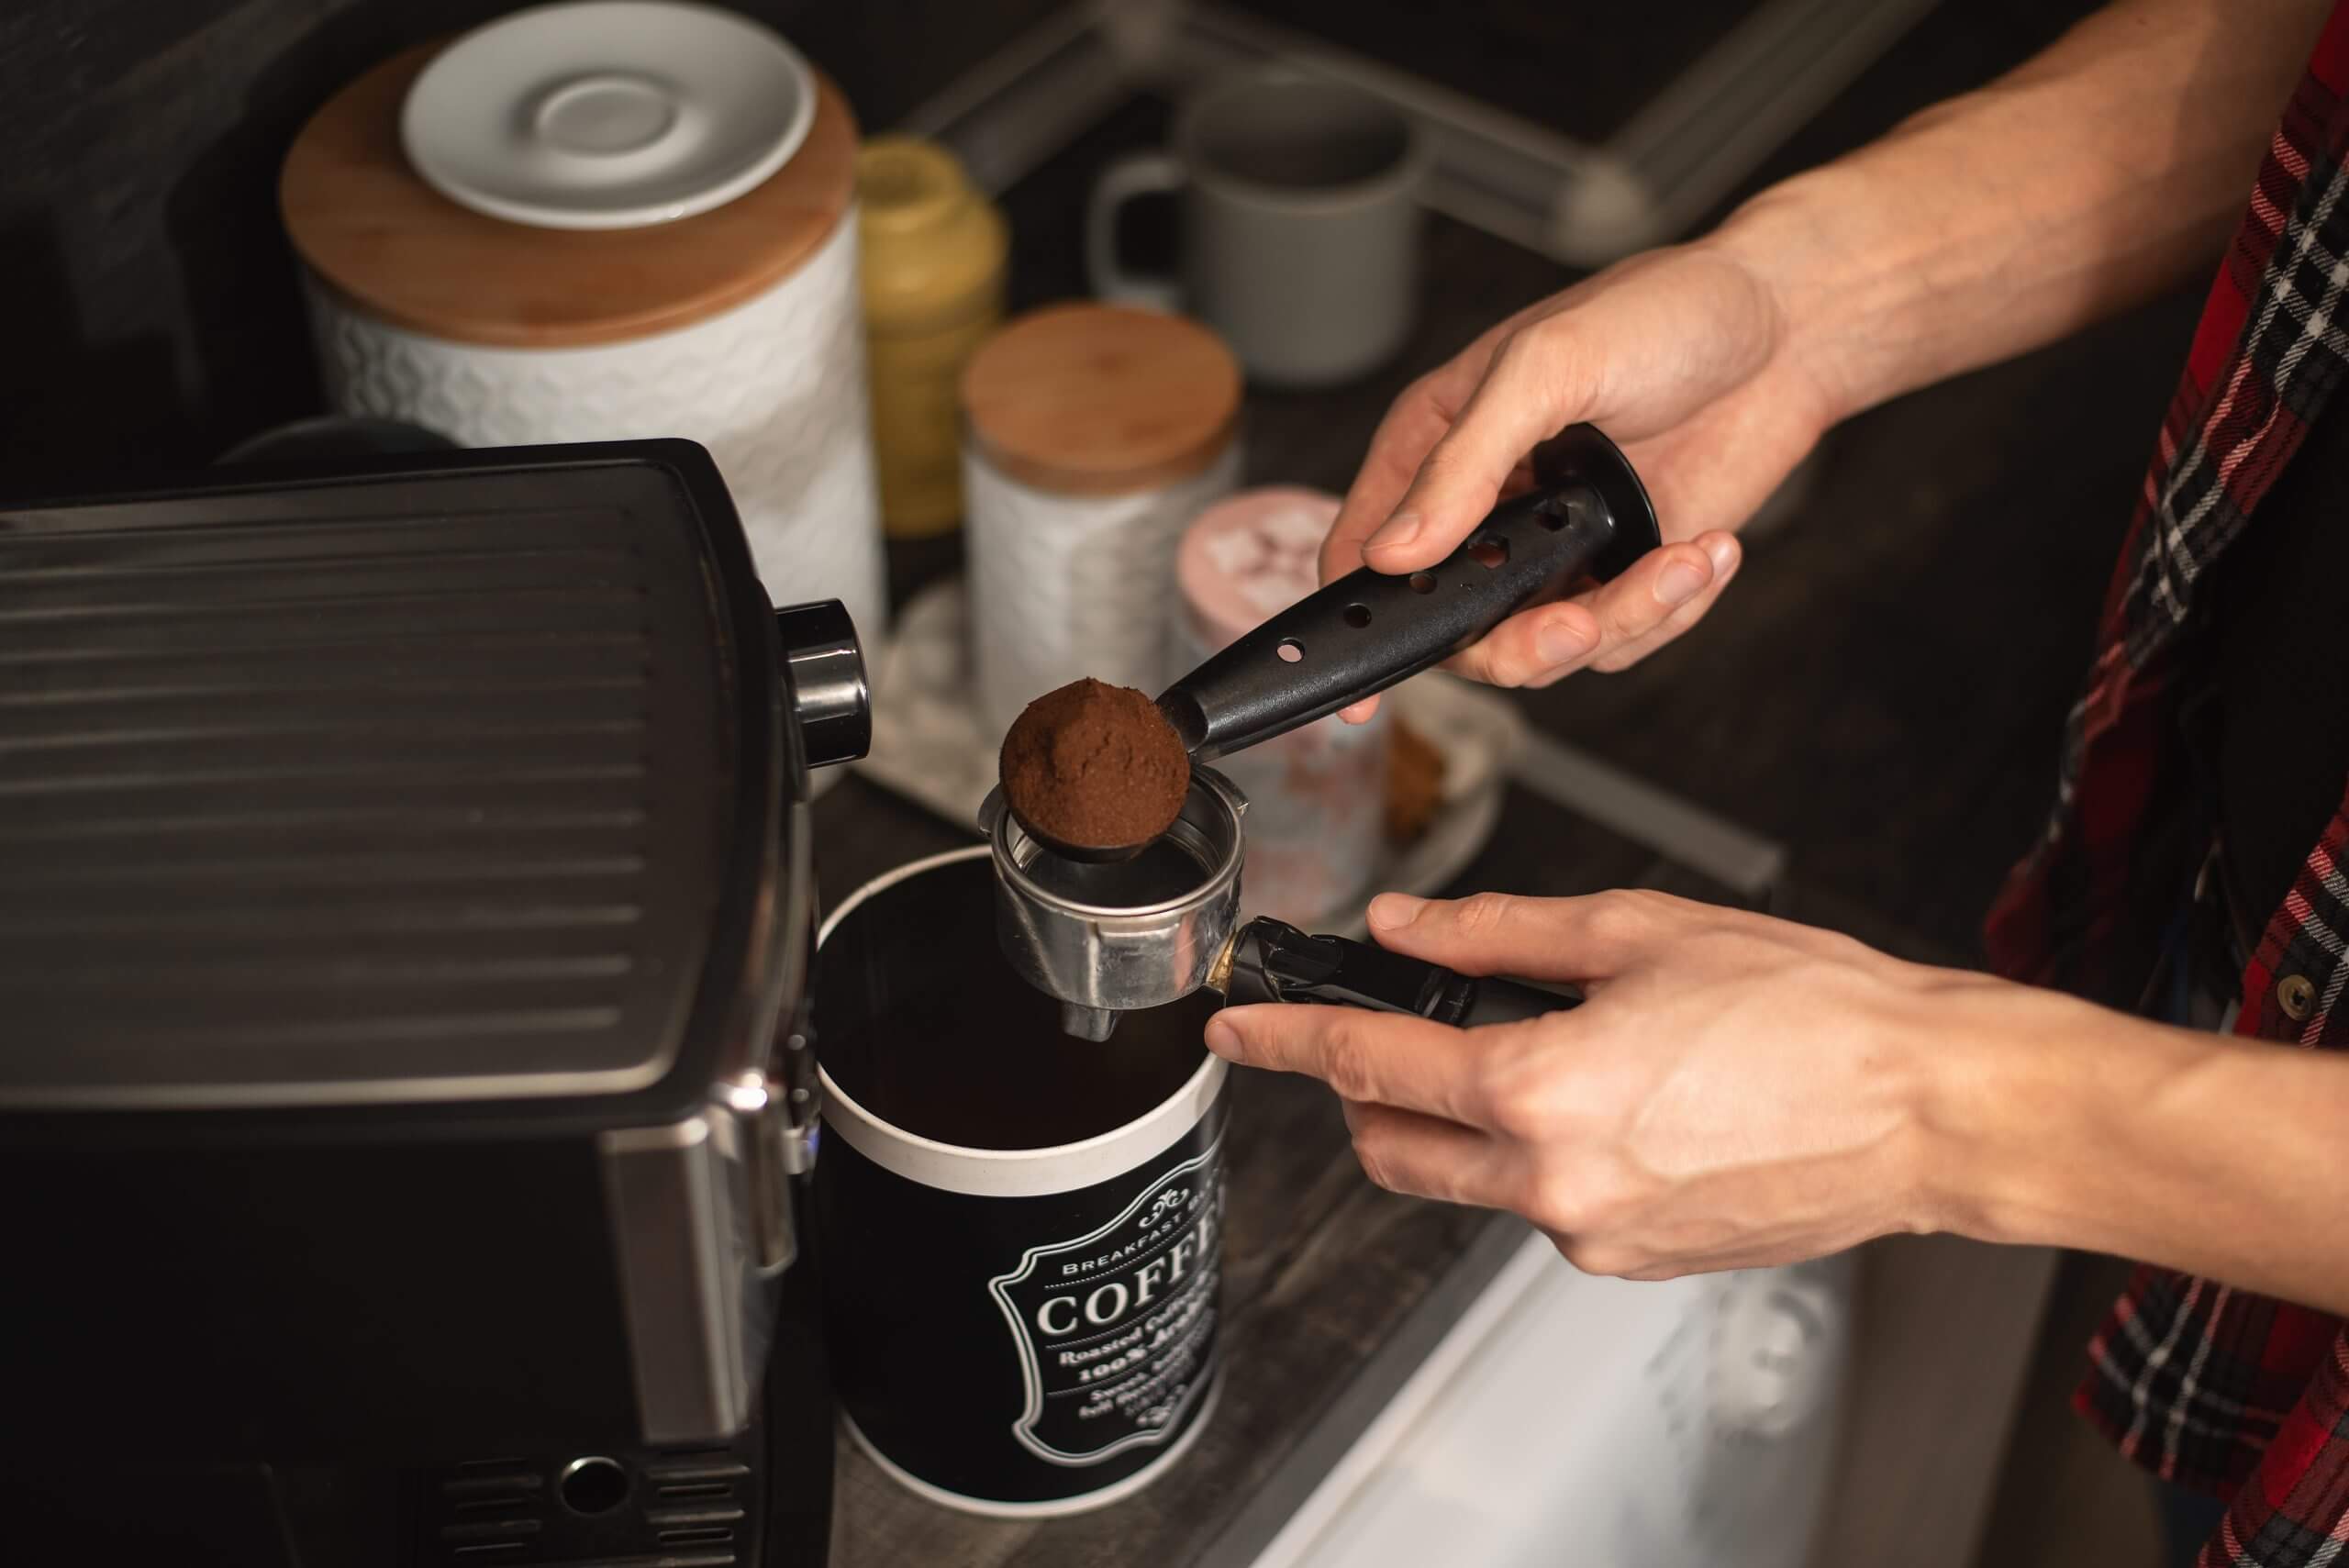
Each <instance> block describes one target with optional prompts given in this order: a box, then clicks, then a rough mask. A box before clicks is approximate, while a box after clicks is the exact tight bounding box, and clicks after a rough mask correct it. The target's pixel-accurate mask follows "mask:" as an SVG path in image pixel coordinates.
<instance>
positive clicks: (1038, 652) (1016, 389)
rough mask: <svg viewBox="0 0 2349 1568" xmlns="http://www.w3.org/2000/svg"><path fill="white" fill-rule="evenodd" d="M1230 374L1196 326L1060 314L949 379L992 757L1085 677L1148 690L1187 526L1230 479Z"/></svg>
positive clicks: (1074, 309) (1030, 319) (1127, 316)
mask: <svg viewBox="0 0 2349 1568" xmlns="http://www.w3.org/2000/svg"><path fill="white" fill-rule="evenodd" d="M1240 395H1241V377H1240V364H1239V361H1237V360H1235V359H1234V358H1233V357H1232V355H1231V351H1230V350H1229V349H1227V348H1226V347H1225V346H1224V344H1223V342H1222V340H1221V339H1219V338H1218V337H1217V336H1216V335H1215V334H1214V333H1213V332H1210V331H1209V330H1208V328H1205V327H1202V326H1200V325H1199V324H1198V323H1197V322H1196V321H1189V320H1186V319H1184V318H1183V317H1177V316H1168V315H1163V314H1161V313H1159V312H1156V311H1150V310H1137V309H1130V308H1126V307H1123V306H1105V305H1090V304H1085V305H1061V306H1048V307H1046V308H1044V309H1041V310H1037V311H1032V312H1030V314H1028V315H1026V316H1023V317H1020V318H1019V319H1018V320H1016V321H1014V322H1012V323H1011V324H1010V325H1008V326H1007V327H1005V328H1003V330H1001V331H1000V332H997V333H996V335H995V336H994V337H993V338H991V339H988V340H987V342H986V344H985V347H983V348H981V349H980V350H979V351H978V353H977V354H976V355H974V356H973V358H972V360H971V362H970V364H969V365H968V367H966V368H965V369H964V371H963V494H964V497H965V504H966V513H967V520H966V527H967V528H968V531H969V550H970V595H971V630H972V644H973V646H972V657H973V662H974V666H975V669H974V673H975V675H976V686H977V693H978V707H979V714H978V717H979V720H980V724H981V727H982V728H983V730H984V731H985V734H986V736H987V739H988V740H989V741H990V742H993V741H995V740H999V739H1000V738H1001V737H1002V735H1003V733H1004V731H1005V730H1007V729H1008V728H1010V727H1011V722H1012V720H1013V719H1015V718H1017V717H1019V712H1020V710H1021V709H1022V708H1024V707H1026V706H1028V704H1029V703H1030V702H1031V701H1033V700H1034V699H1035V698H1036V697H1038V696H1041V695H1042V694H1044V693H1045V692H1048V691H1051V690H1052V689H1053V688H1054V687H1056V686H1061V685H1065V684H1068V683H1069V682H1071V681H1074V680H1076V679H1078V678H1079V677H1081V676H1085V675H1090V676H1093V677H1094V678H1096V679H1097V680H1102V681H1108V682H1109V683H1111V684H1115V685H1120V686H1134V687H1139V688H1141V689H1143V690H1147V691H1150V692H1152V693H1153V694H1154V693H1155V692H1156V691H1157V689H1158V685H1159V683H1160V679H1161V676H1162V675H1163V672H1164V667H1165V662H1166V639H1167V637H1168V635H1169V628H1170V627H1171V625H1172V620H1173V617H1172V601H1173V598H1174V594H1173V585H1174V581H1175V546H1176V544H1177V542H1178V541H1179V540H1180V539H1181V537H1182V531H1183V528H1184V525H1185V524H1186V523H1188V522H1189V521H1190V520H1191V519H1192V518H1194V517H1197V516H1198V515H1199V513H1200V511H1201V510H1202V509H1204V508H1205V507H1207V506H1208V505H1210V504H1211V503H1213V502H1215V501H1216V500H1218V499H1219V498H1221V497H1222V496H1224V495H1229V494H1230V492H1231V490H1232V487H1233V486H1234V484H1236V483H1237V482H1238V478H1239V474H1240V441H1239V419H1240Z"/></svg>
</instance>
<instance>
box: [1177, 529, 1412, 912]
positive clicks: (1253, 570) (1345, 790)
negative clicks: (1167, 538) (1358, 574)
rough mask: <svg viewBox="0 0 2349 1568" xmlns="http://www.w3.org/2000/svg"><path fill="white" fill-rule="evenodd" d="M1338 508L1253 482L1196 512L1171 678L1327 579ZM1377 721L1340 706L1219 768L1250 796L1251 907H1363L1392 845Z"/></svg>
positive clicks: (1247, 888) (1382, 725)
mask: <svg viewBox="0 0 2349 1568" xmlns="http://www.w3.org/2000/svg"><path fill="white" fill-rule="evenodd" d="M1337 516H1338V498H1337V497H1336V496H1334V495H1325V494H1323V493H1322V492H1320V491H1318V490H1307V489H1301V488H1297V487H1295V486H1275V487H1268V488H1265V489H1261V490H1245V491H1241V493H1240V494H1238V495H1232V496H1230V497H1229V498H1227V499H1225V500H1223V501H1220V502H1218V503H1217V504H1216V505H1215V506H1210V507H1208V509H1207V510H1206V511H1204V512H1202V513H1200V514H1199V516H1198V517H1197V519H1196V520H1194V521H1193V522H1192V524H1191V525H1190V527H1189V528H1187V529H1186V530H1185V532H1184V534H1183V542H1182V545H1181V548H1180V549H1179V550H1178V551H1177V553H1176V556H1175V580H1176V583H1177V584H1178V586H1179V591H1180V597H1181V601H1182V602H1181V606H1180V607H1179V609H1178V611H1177V613H1176V614H1175V617H1174V623H1175V632H1174V648H1173V650H1172V655H1173V668H1171V669H1170V670H1169V671H1168V672H1167V679H1168V680H1169V681H1172V680H1174V679H1175V678H1176V677H1178V676H1180V675H1182V674H1184V673H1186V672H1188V671H1189V670H1191V669H1192V668H1194V667H1195V666H1197V664H1198V663H1199V662H1200V661H1202V660H1204V659H1206V658H1207V657H1208V655H1210V654H1212V653H1215V652H1217V651H1219V650H1221V649H1222V648H1223V647H1224V645H1225V644H1227V643H1229V642H1231V641H1232V640H1234V639H1237V638H1238V637H1239V636H1240V635H1241V633H1243V632H1246V631H1249V630H1251V629H1252V628H1254V627H1256V626H1257V625H1258V624H1259V623H1260V622H1262V621H1264V620H1265V619H1266V618H1267V617H1270V616H1272V615H1273V613H1274V612H1275V611H1277V610H1281V609H1286V607H1287V606H1290V605H1292V604H1295V603H1296V602H1297V600H1299V599H1301V598H1303V597H1304V596H1305V595H1308V594H1309V593H1311V592H1313V590H1314V589H1316V588H1318V587H1319V586H1320V577H1319V572H1318V570H1317V566H1316V562H1317V560H1318V558H1319V553H1320V549H1321V540H1322V539H1323V537H1324V536H1325V535H1327V534H1328V533H1329V531H1330V524H1331V523H1332V522H1333V521H1335V520H1336V518H1337ZM1389 706H1391V705H1382V706H1381V707H1380V708H1379V711H1378V714H1377V716H1376V717H1375V718H1373V719H1372V720H1371V722H1370V723H1368V724H1362V725H1354V724H1347V723H1344V722H1343V721H1341V719H1339V718H1338V717H1336V716H1335V715H1334V714H1333V715H1331V716H1330V717H1327V718H1320V719H1316V720H1315V721H1314V722H1312V723H1311V724H1308V725H1306V726H1305V727H1304V728H1300V729H1294V730H1291V731H1290V732H1289V733H1288V734H1286V735H1283V736H1279V737H1276V738H1275V739H1274V740H1267V741H1265V742H1264V743H1263V744H1262V745H1258V746H1252V747H1250V748H1249V749H1247V750H1246V751H1239V752H1235V753H1234V754H1232V755H1230V756H1229V757H1225V758H1222V759H1220V760H1219V761H1218V762H1216V763H1214V764H1213V765H1214V766H1215V767H1216V768H1217V769H1218V770H1219V771H1220V772H1221V773H1223V774H1224V775H1225V776H1226V777H1228V778H1229V779H1230V780H1231V782H1232V783H1233V784H1237V785H1239V786H1240V789H1241V793H1242V794H1244V795H1247V797H1248V802H1249V804H1248V825H1247V832H1248V860H1247V864H1246V868H1245V870H1244V871H1243V872H1242V873H1241V875H1242V882H1241V888H1242V891H1243V895H1244V897H1245V898H1246V900H1247V906H1248V909H1249V911H1250V913H1252V914H1257V915H1270V916H1272V917H1275V919H1281V920H1286V921H1288V922H1289V923H1290V924H1292V925H1298V926H1304V927H1307V928H1308V929H1314V928H1315V927H1316V925H1317V923H1319V924H1320V925H1321V926H1323V927H1325V928H1326V926H1327V925H1328V924H1329V917H1330V916H1332V915H1333V914H1337V915H1341V916H1348V917H1350V916H1353V915H1358V914H1359V913H1360V910H1359V909H1358V908H1357V907H1356V906H1357V905H1358V904H1359V903H1360V901H1361V900H1362V899H1363V898H1364V895H1366V894H1367V892H1368V891H1369V887H1370V882H1371V876H1372V873H1373V872H1374V871H1375V869H1376V867H1377V864H1378V861H1379V858H1380V855H1381V853H1382V851H1383V849H1384V842H1383V834H1384V831H1385V820H1386V817H1385V806H1386V746H1387V725H1388V707H1389Z"/></svg>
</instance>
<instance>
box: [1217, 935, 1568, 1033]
mask: <svg viewBox="0 0 2349 1568" xmlns="http://www.w3.org/2000/svg"><path fill="white" fill-rule="evenodd" d="M1222 989H1223V999H1224V1001H1225V1002H1226V1003H1228V1004H1229V1005H1230V1006H1245V1005H1248V1004H1251V1003H1256V1002H1319V1003H1322V1004H1325V1005H1329V1006H1340V1007H1366V1008H1369V1009H1370V1010H1372V1011H1374V1012H1380V1013H1417V1014H1418V1015H1419V1017H1421V1018H1433V1019H1434V1020H1435V1021H1436V1022H1437V1023H1440V1024H1454V1025H1457V1026H1459V1027H1460V1028H1462V1029H1473V1028H1475V1026H1476V1025H1478V1024H1506V1023H1514V1022H1516V1021H1517V1020H1518V1019H1520V1018H1540V1017H1542V1015H1543V1014H1545V1013H1555V1012H1560V1011H1563V1010H1564V1009H1565V1008H1567V1007H1575V1006H1581V1005H1582V996H1581V995H1580V994H1579V993H1575V992H1570V991H1547V990H1544V989H1542V987H1541V986H1539V985H1528V984H1525V983H1524V982H1522V981H1518V980H1502V979H1499V978H1497V977H1495V976H1490V975H1475V974H1456V973H1453V971H1451V970H1449V969H1445V968H1443V967H1442V965H1440V964H1433V963H1426V962H1421V961H1420V960H1419V959H1416V958H1406V957H1404V956H1403V955H1402V954H1401V953H1395V952H1388V951H1386V949H1385V948H1382V947H1374V946H1372V945H1371V944H1370V943H1368V942H1357V941H1349V940H1347V939H1345V938H1344V937H1314V936H1308V935H1306V933H1304V932H1303V931H1300V930H1298V929H1297V928H1296V927H1295V926H1291V925H1287V924H1285V923H1284V922H1282V921H1279V920H1275V919H1273V918H1271V917H1269V916H1263V915H1260V916H1258V917H1256V918H1254V919H1252V920H1251V921H1249V922H1248V923H1247V924H1246V925H1244V926H1242V927H1241V928H1240V929H1239V931H1238V932H1236V933H1235V934H1234V935H1233V937H1232V939H1231V972H1230V975H1229V976H1228V977H1227V978H1226V979H1225V981H1224V983H1223V987H1222Z"/></svg>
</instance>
